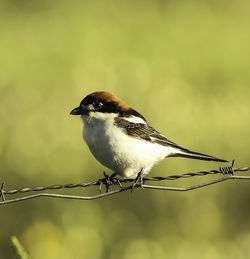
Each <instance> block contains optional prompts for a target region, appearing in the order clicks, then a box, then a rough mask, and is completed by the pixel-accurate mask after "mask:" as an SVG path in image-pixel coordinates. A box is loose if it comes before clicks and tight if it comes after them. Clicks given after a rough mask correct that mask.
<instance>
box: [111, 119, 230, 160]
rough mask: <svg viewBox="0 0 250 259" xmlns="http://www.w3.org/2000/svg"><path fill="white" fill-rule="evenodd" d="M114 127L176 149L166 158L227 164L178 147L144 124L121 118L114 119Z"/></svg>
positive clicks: (132, 135)
mask: <svg viewBox="0 0 250 259" xmlns="http://www.w3.org/2000/svg"><path fill="white" fill-rule="evenodd" d="M115 126H117V127H119V128H122V129H124V130H125V131H126V133H127V135H129V136H131V137H134V138H138V139H142V140H146V141H149V142H151V143H157V144H160V145H163V146H170V147H173V148H176V152H175V153H173V154H171V155H168V156H180V157H187V158H193V159H200V160H208V161H217V162H228V161H227V160H224V159H220V158H217V157H214V156H210V155H205V154H202V153H198V152H193V151H190V150H188V149H186V148H183V147H180V146H178V145H177V144H176V143H174V142H172V141H171V140H169V139H167V138H166V137H165V136H163V135H162V134H161V133H160V132H158V131H157V130H155V129H154V128H152V127H150V126H149V125H148V124H145V123H134V122H130V121H127V120H126V119H123V118H121V117H118V118H115Z"/></svg>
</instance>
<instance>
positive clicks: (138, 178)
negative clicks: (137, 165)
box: [131, 168, 143, 192]
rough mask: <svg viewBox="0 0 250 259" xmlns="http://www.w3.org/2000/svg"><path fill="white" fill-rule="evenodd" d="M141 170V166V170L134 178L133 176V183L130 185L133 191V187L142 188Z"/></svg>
mask: <svg viewBox="0 0 250 259" xmlns="http://www.w3.org/2000/svg"><path fill="white" fill-rule="evenodd" d="M142 170H143V168H142V169H141V171H140V172H139V173H138V174H137V176H136V178H135V181H134V183H133V185H132V188H131V192H133V190H134V188H135V187H140V188H143V176H142Z"/></svg>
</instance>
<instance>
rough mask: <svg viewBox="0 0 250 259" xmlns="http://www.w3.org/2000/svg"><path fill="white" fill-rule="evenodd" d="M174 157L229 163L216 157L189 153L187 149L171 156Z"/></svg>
mask: <svg viewBox="0 0 250 259" xmlns="http://www.w3.org/2000/svg"><path fill="white" fill-rule="evenodd" d="M170 156H172V157H186V158H191V159H199V160H206V161H216V162H228V161H227V160H224V159H221V158H217V157H214V156H209V155H205V154H202V153H198V152H193V151H189V150H187V149H184V150H180V151H179V152H177V153H175V154H172V155H170Z"/></svg>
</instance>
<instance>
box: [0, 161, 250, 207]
mask: <svg viewBox="0 0 250 259" xmlns="http://www.w3.org/2000/svg"><path fill="white" fill-rule="evenodd" d="M233 164H234V161H233V163H232V166H230V167H220V168H219V170H210V171H200V172H195V173H185V174H180V175H171V176H167V177H161V176H159V177H144V178H143V184H132V185H129V186H126V187H122V185H121V183H130V182H132V183H134V181H135V180H134V179H117V178H112V179H111V178H108V177H107V175H106V174H105V173H104V178H103V179H99V180H97V181H95V182H88V183H78V184H64V185H50V186H46V187H34V188H22V189H17V190H8V191H5V190H4V183H2V185H1V187H0V197H2V200H3V201H2V202H0V205H3V204H8V203H13V202H19V201H24V200H29V199H34V198H38V197H53V198H63V199H76V200H94V199H99V198H103V197H106V196H110V195H114V194H117V193H120V192H124V191H127V190H131V189H133V188H143V189H154V190H168V191H190V190H194V189H199V188H202V187H205V186H209V185H212V184H216V183H219V182H223V181H227V180H232V179H238V180H250V176H235V175H234V173H236V172H246V171H249V170H250V167H243V168H233ZM215 174H223V175H228V174H230V175H229V176H225V177H222V178H219V179H216V180H213V181H210V182H206V183H202V184H198V185H193V186H189V187H184V188H183V187H182V188H180V187H168V186H155V185H147V184H145V182H147V181H164V180H177V179H180V178H189V177H194V176H205V175H215ZM102 184H104V185H105V186H106V190H107V192H106V193H100V194H97V195H94V196H78V195H64V194H54V193H39V194H33V195H28V196H24V197H20V198H16V199H11V200H6V195H11V194H19V193H27V192H40V191H45V190H58V189H69V188H76V187H81V188H85V187H89V186H96V185H97V186H99V187H100V186H101V185H102ZM110 185H116V186H117V185H119V186H120V189H117V190H113V191H109V186H110Z"/></svg>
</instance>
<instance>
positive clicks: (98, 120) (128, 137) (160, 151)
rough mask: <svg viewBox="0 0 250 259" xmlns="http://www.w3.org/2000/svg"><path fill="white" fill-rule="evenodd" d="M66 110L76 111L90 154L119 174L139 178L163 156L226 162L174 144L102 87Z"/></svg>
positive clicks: (72, 112) (74, 113)
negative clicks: (71, 108)
mask: <svg viewBox="0 0 250 259" xmlns="http://www.w3.org/2000/svg"><path fill="white" fill-rule="evenodd" d="M70 114H71V115H80V117H81V120H82V122H83V124H84V127H83V138H84V140H85V142H86V143H87V145H88V147H89V150H90V151H91V153H92V154H93V156H94V157H95V158H96V159H97V160H98V161H99V162H100V163H101V164H102V165H104V166H105V167H107V168H109V169H110V170H111V171H113V172H114V175H116V174H117V175H120V176H121V177H123V178H131V179H137V178H138V177H139V175H140V177H141V178H143V177H144V176H145V175H147V174H148V173H149V172H150V170H151V169H152V167H153V166H154V165H155V164H156V163H158V162H159V161H161V160H163V159H165V158H167V157H184V158H191V159H200V160H207V161H217V162H228V161H227V160H224V159H220V158H217V157H214V156H210V155H205V154H202V153H198V152H194V151H190V150H189V149H187V148H183V147H181V146H179V145H177V144H176V143H175V142H172V141H171V140H169V139H168V138H166V137H165V136H164V135H163V134H161V133H160V132H158V131H157V130H155V129H154V128H153V127H151V126H150V125H149V124H148V123H147V120H146V119H145V117H144V116H143V115H141V114H140V113H139V112H137V111H136V110H134V109H133V108H131V107H130V106H128V105H127V104H126V103H125V102H124V101H122V100H121V99H120V98H118V97H116V96H115V95H114V94H112V93H109V92H106V91H97V92H93V93H91V94H89V95H87V96H86V97H85V98H84V99H83V100H82V101H81V103H80V105H79V106H78V107H76V108H75V109H73V110H72V111H71V112H70Z"/></svg>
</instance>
